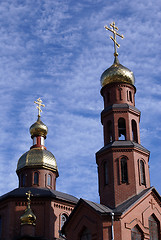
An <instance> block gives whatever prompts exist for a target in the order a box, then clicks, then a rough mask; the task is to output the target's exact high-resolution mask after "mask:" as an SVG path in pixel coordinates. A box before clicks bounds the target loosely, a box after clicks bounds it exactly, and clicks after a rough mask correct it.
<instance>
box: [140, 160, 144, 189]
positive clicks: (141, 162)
mask: <svg viewBox="0 0 161 240" xmlns="http://www.w3.org/2000/svg"><path fill="white" fill-rule="evenodd" d="M140 178H141V184H142V185H145V165H144V162H143V160H140Z"/></svg>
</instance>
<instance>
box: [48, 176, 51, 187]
mask: <svg viewBox="0 0 161 240" xmlns="http://www.w3.org/2000/svg"><path fill="white" fill-rule="evenodd" d="M48 186H51V175H50V174H48Z"/></svg>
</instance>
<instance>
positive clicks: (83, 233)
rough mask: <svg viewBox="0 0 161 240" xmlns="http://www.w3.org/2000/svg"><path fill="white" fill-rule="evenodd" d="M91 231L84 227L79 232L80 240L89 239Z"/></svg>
mask: <svg viewBox="0 0 161 240" xmlns="http://www.w3.org/2000/svg"><path fill="white" fill-rule="evenodd" d="M91 239H92V237H91V233H90V231H89V229H88V228H85V229H84V231H83V232H82V234H81V237H80V240H91Z"/></svg>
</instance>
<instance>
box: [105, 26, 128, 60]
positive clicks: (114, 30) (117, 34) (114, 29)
mask: <svg viewBox="0 0 161 240" xmlns="http://www.w3.org/2000/svg"><path fill="white" fill-rule="evenodd" d="M110 27H111V28H109V27H107V26H105V29H106V30H109V31H110V32H112V33H113V37H112V36H110V38H111V39H112V40H113V42H114V50H115V52H114V56H115V57H116V56H118V53H117V47H118V48H119V47H120V44H118V43H117V41H116V36H119V37H121V38H124V36H123V35H121V34H119V33H117V32H116V31H118V30H119V29H118V27H116V26H115V22H113V23H111V24H110Z"/></svg>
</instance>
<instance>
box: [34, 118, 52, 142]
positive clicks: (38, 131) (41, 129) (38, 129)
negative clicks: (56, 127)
mask: <svg viewBox="0 0 161 240" xmlns="http://www.w3.org/2000/svg"><path fill="white" fill-rule="evenodd" d="M47 133H48V128H47V126H46V125H45V124H44V123H43V122H42V121H41V120H40V116H38V119H37V121H36V122H35V123H34V124H32V126H31V127H30V134H31V137H32V138H33V137H35V136H42V137H44V138H46V135H47Z"/></svg>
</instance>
